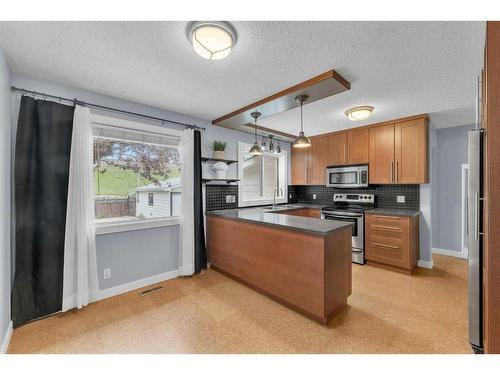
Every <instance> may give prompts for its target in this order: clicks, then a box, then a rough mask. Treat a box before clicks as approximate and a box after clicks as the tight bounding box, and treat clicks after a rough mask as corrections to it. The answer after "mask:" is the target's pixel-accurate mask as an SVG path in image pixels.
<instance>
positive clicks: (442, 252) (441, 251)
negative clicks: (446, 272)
mask: <svg viewBox="0 0 500 375" xmlns="http://www.w3.org/2000/svg"><path fill="white" fill-rule="evenodd" d="M432 253H433V254H439V255H446V256H449V257H454V258H461V259H467V256H466V255H465V254H464V253H463V252H461V251H454V250H446V249H439V248H436V247H433V248H432Z"/></svg>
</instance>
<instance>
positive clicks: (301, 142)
mask: <svg viewBox="0 0 500 375" xmlns="http://www.w3.org/2000/svg"><path fill="white" fill-rule="evenodd" d="M307 99H309V95H299V96H297V97H296V98H295V100H296V101H297V102H299V103H300V133H299V136H298V137H297V139H295V141H294V142H293V147H296V148H306V147H311V141H310V140H309V138H307V137H306V136H305V135H304V121H303V113H302V107H303V106H304V102H305V101H306V100H307Z"/></svg>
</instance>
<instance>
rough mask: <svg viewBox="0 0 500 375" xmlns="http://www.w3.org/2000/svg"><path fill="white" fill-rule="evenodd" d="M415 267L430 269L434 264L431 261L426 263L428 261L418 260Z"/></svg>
mask: <svg viewBox="0 0 500 375" xmlns="http://www.w3.org/2000/svg"><path fill="white" fill-rule="evenodd" d="M417 266H418V267H421V268H427V269H430V270H431V269H432V267H433V266H434V262H433V261H432V260H431V261H428V260H419V261H418V263H417Z"/></svg>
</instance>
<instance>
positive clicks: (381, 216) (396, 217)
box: [370, 215, 401, 220]
mask: <svg viewBox="0 0 500 375" xmlns="http://www.w3.org/2000/svg"><path fill="white" fill-rule="evenodd" d="M370 216H373V217H376V218H378V219H397V220H399V219H401V218H400V217H399V216H388V215H370Z"/></svg>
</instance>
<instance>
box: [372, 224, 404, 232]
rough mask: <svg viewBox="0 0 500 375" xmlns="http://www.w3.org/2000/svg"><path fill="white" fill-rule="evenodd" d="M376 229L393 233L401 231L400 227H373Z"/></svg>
mask: <svg viewBox="0 0 500 375" xmlns="http://www.w3.org/2000/svg"><path fill="white" fill-rule="evenodd" d="M372 227H373V228H375V229H383V230H391V231H399V230H400V229H401V228H399V227H387V226H385V225H372Z"/></svg>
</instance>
